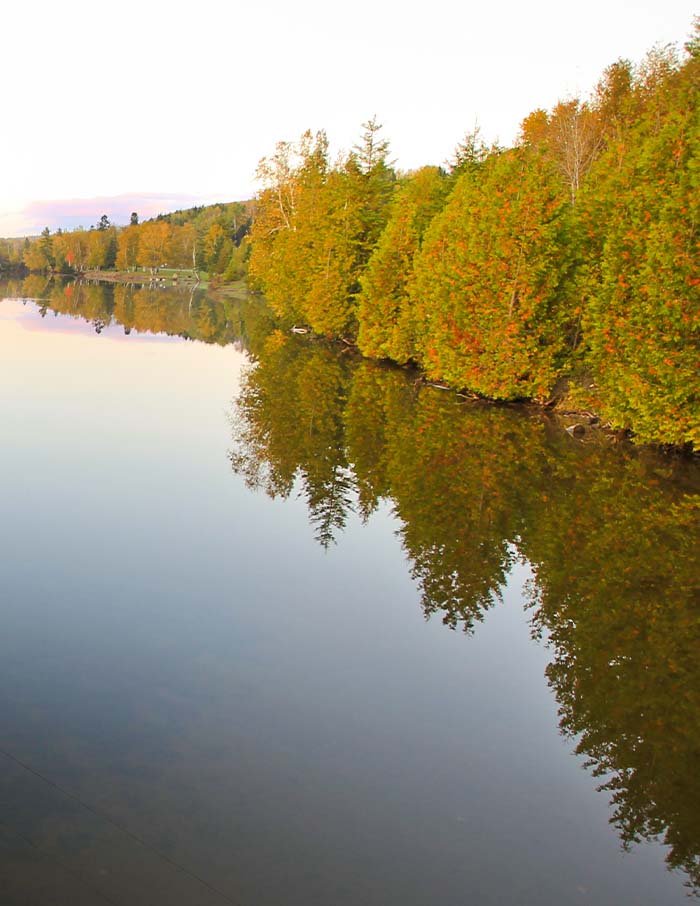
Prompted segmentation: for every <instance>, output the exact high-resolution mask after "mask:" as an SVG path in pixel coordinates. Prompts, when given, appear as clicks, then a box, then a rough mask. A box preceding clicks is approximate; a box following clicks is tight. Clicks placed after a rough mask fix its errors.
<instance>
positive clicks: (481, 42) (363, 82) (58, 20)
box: [0, 0, 697, 236]
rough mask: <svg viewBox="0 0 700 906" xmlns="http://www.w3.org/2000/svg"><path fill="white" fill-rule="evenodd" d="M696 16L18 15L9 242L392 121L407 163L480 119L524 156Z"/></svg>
mask: <svg viewBox="0 0 700 906" xmlns="http://www.w3.org/2000/svg"><path fill="white" fill-rule="evenodd" d="M8 7H9V8H8ZM696 11H697V10H696V9H694V7H693V3H692V2H690V0H666V2H660V0H641V2H635V3H622V2H619V0H590V2H588V3H585V4H583V3H577V4H573V3H562V2H554V0H531V2H528V3H525V2H517V3H516V2H514V0H502V2H500V3H495V2H491V3H488V2H485V3H483V2H482V3H479V4H470V3H464V2H462V3H458V2H454V0H448V2H442V3H437V4H436V5H435V6H432V4H430V3H425V2H423V3H420V4H415V5H411V4H408V3H397V2H387V0H355V2H353V3H343V4H331V3H329V2H327V0H323V2H322V0H300V2H296V3H294V2H292V0H285V2H282V0H267V2H265V0H260V2H258V3H255V2H254V0H247V2H245V3H242V2H238V3H236V2H228V3H225V2H223V0H217V2H213V0H198V2H196V3H189V4H177V5H176V4H174V3H173V2H172V0H169V2H164V0H139V2H135V0H121V2H119V3H114V4H103V3H95V2H94V0H63V2H62V3H56V2H55V0H51V2H47V0H36V2H34V3H31V4H28V3H27V4H24V3H23V4H21V5H20V4H19V3H18V2H14V3H11V4H10V3H8V4H6V6H5V8H4V10H3V16H2V31H3V42H2V46H1V47H0V76H1V82H0V84H2V85H3V89H4V90H3V92H2V126H1V127H0V128H1V130H2V132H1V134H0V149H1V152H0V153H1V155H2V157H1V158H0V162H1V164H2V165H1V166H0V235H4V236H8V235H19V234H20V233H22V232H32V231H33V232H36V231H37V227H36V223H37V216H43V212H45V210H46V206H45V204H44V203H46V202H55V201H57V200H61V199H73V200H74V199H82V198H88V199H89V198H93V197H95V196H99V197H100V198H106V197H110V196H123V195H132V194H133V195H141V196H142V197H145V196H149V197H152V196H155V197H166V198H168V197H173V196H174V197H175V198H176V199H180V198H182V199H183V203H182V204H171V205H170V209H172V208H173V207H184V206H187V205H189V204H192V203H194V201H196V200H201V201H202V202H208V201H215V200H221V201H232V200H236V199H242V198H246V197H250V196H251V195H252V194H253V192H254V191H255V184H254V172H255V168H256V165H257V162H258V160H259V159H260V157H262V156H263V155H265V154H268V153H270V152H271V151H272V150H273V148H274V145H275V142H277V141H278V140H280V139H289V140H292V139H296V138H298V136H299V135H300V134H301V133H302V132H303V131H304V130H305V129H307V128H310V129H312V130H314V131H315V130H317V129H325V130H326V131H327V133H328V136H329V138H330V140H331V146H332V148H335V149H340V148H345V149H347V148H350V147H352V145H353V144H354V143H355V142H356V141H357V140H358V138H359V135H360V133H361V123H362V122H364V121H366V120H367V119H369V118H370V117H372V116H373V115H375V114H376V116H377V119H378V120H379V122H381V123H383V124H384V133H385V136H386V137H387V138H388V139H389V140H390V142H391V149H392V157H393V158H395V159H396V162H397V164H398V166H400V167H402V168H404V169H410V168H414V167H417V166H421V165H423V164H428V163H433V164H440V163H443V162H444V161H445V160H446V159H447V158H448V157H450V156H451V154H452V151H453V149H454V147H455V145H456V144H457V143H458V142H459V140H460V139H461V138H462V137H463V136H464V134H465V133H466V132H467V131H468V130H470V129H472V128H473V127H474V125H475V124H476V123H478V124H479V126H480V128H481V130H482V135H483V137H484V138H485V139H486V140H487V141H492V140H495V139H499V140H500V141H501V142H502V143H504V144H507V143H509V142H511V141H512V140H513V138H514V137H515V135H516V133H517V129H518V125H519V123H520V121H521V120H522V119H523V117H524V116H525V115H526V114H527V113H528V112H530V111H531V110H533V109H534V108H536V107H546V108H549V107H551V106H552V105H553V104H555V103H556V101H557V100H558V99H559V98H560V97H564V96H567V95H572V94H586V93H587V92H588V91H590V90H591V89H592V88H593V86H594V85H595V82H596V81H597V80H598V78H599V76H600V74H601V72H602V70H603V68H604V67H605V66H607V65H608V64H609V63H611V62H613V61H614V60H616V59H618V58H619V57H627V58H629V59H632V60H633V61H638V60H640V59H641V58H642V57H643V56H644V54H645V53H646V51H647V50H649V49H650V48H651V47H652V46H653V45H654V44H656V43H662V44H663V43H667V42H673V43H678V44H681V45H682V43H683V41H684V40H685V39H686V38H687V36H688V34H689V32H690V29H691V22H692V18H693V14H694V13H695V12H696ZM32 204H33V205H34V207H32V208H29V210H26V209H27V208H28V207H29V206H30V205H32ZM49 207H50V206H49ZM37 210H38V211H41V212H42V214H41V215H37V214H36V211H37ZM32 211H33V212H34V214H33V215H32V213H31V212H32ZM30 222H31V223H32V226H31V227H30V225H29V224H30ZM89 225H90V224H89V223H88V222H86V223H84V226H89ZM39 228H40V227H39Z"/></svg>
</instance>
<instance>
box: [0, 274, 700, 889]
mask: <svg viewBox="0 0 700 906" xmlns="http://www.w3.org/2000/svg"><path fill="white" fill-rule="evenodd" d="M0 296H4V297H7V298H5V301H3V302H1V303H0V414H1V418H2V422H1V423H2V446H1V447H0V489H1V499H2V513H3V520H2V537H1V539H0V543H1V544H2V552H3V555H2V558H1V560H0V588H2V596H1V599H0V613H1V615H2V625H3V632H2V635H1V636H0V716H1V720H2V724H1V726H2V734H1V735H2V739H1V743H0V745H1V747H2V751H3V754H2V755H0V766H1V768H2V772H1V773H0V892H1V893H2V902H3V904H8V906H16V904H20V903H21V904H28V903H31V904H35V903H36V904H38V906H43V904H49V903H54V904H65V903H71V904H83V903H85V904H93V903H100V902H111V903H116V904H123V906H140V904H144V906H146V904H149V906H151V904H154V903H168V904H175V906H180V904H182V906H189V904H193V906H194V904H196V906H200V904H209V903H211V904H216V903H225V902H227V901H228V902H235V903H241V904H251V906H252V904H255V906H267V904H270V906H272V904H281V903H284V904H291V906H296V904H299V906H302V904H303V906H313V904H319V906H321V904H324V906H325V904H329V903H333V904H348V906H349V904H358V903H362V904H377V906H380V904H381V906H386V904H393V903H396V904H401V906H407V904H409V906H410V904H416V906H418V904H433V903H440V904H447V906H451V904H455V906H456V904H466V903H474V904H475V906H476V904H479V906H481V904H502V903H506V902H507V903H510V902H512V903H519V904H533V906H535V904H537V906H542V904H550V903H551V904H561V903H579V902H580V903H584V904H585V903H591V904H608V903H609V904H613V903H615V904H618V903H635V904H650V906H651V904H654V906H657V904H660V903H664V904H666V903H668V904H673V903H682V902H685V898H686V894H687V893H688V890H689V889H690V890H692V889H693V885H695V889H697V886H698V882H699V879H700V871H699V870H698V853H699V852H700V818H699V817H698V816H699V815H700V797H699V795H698V784H697V777H698V764H699V760H698V753H699V751H700V675H699V674H700V668H699V667H698V658H697V651H698V642H699V641H700V606H699V603H698V570H697V559H696V551H697V543H698V520H697V514H698V509H697V499H698V498H697V490H698V475H697V467H695V466H693V464H688V463H685V462H683V461H680V460H674V459H672V458H668V457H665V458H664V457H659V456H657V455H656V454H653V453H651V452H649V451H643V450H642V451H637V450H634V449H632V448H629V447H627V446H618V447H614V448H613V447H611V446H610V445H609V444H608V443H603V442H602V441H601V440H600V439H599V438H597V436H596V435H595V434H594V433H592V432H590V433H589V434H587V435H586V436H585V437H584V439H583V440H581V441H579V440H575V439H574V438H571V437H569V436H568V435H567V434H566V433H565V432H564V431H563V430H562V429H561V427H560V426H558V425H556V424H553V423H550V422H549V421H548V420H546V419H543V418H542V417H541V416H540V415H539V414H537V413H534V412H532V413H526V412H522V411H519V410H515V409H510V408H497V407H491V406H474V405H471V404H465V403H464V402H463V401H460V400H459V398H458V397H455V396H454V395H452V394H446V393H443V392H441V391H438V390H433V389H432V388H426V387H423V386H420V385H418V384H416V382H415V376H411V375H407V374H406V373H404V372H402V371H400V370H397V369H385V368H382V367H378V366H375V365H372V364H370V363H367V362H362V361H359V360H357V359H356V358H354V356H352V355H351V354H349V353H342V354H341V353H338V352H337V351H336V350H333V349H330V348H328V347H326V346H325V345H324V344H321V343H316V342H310V341H309V340H308V339H307V338H299V339H297V338H294V337H291V336H290V335H289V334H288V333H286V332H282V331H278V332H275V330H274V325H273V324H272V323H271V320H270V318H269V316H268V315H267V313H266V312H265V311H264V310H263V309H262V307H261V303H260V302H259V301H256V300H252V301H247V300H243V299H241V300H236V299H234V300H228V301H226V302H223V303H222V302H218V301H215V300H212V299H208V298H207V297H205V296H204V295H199V294H194V295H193V294H190V293H189V291H188V292H184V293H183V292H172V293H171V292H169V291H166V290H163V289H153V290H149V289H143V290H136V289H133V288H128V287H116V289H115V288H114V287H104V286H78V285H64V284H60V283H58V282H55V281H53V282H48V283H47V282H46V281H40V280H35V281H34V282H30V283H28V284H27V283H25V284H24V285H20V284H16V285H9V286H7V287H6V288H5V289H4V290H3V291H2V292H0ZM27 299H32V300H34V301H22V300H27ZM586 765H587V766H586ZM687 885H690V887H688V886H687Z"/></svg>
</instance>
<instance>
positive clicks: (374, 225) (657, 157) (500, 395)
mask: <svg viewBox="0 0 700 906" xmlns="http://www.w3.org/2000/svg"><path fill="white" fill-rule="evenodd" d="M699 79H700V27H699V26H698V24H697V23H696V27H695V33H694V37H692V38H691V39H690V40H689V41H688V43H687V44H686V47H685V52H684V53H682V54H679V53H678V52H677V51H676V50H675V49H674V48H673V47H664V48H656V49H654V50H653V51H651V52H650V53H649V54H648V55H647V57H646V59H645V60H644V61H643V62H642V63H640V64H638V65H633V64H632V63H630V62H629V61H627V60H618V61H617V62H615V63H613V64H612V65H611V66H609V67H608V68H607V69H606V70H605V72H604V73H603V75H602V77H601V79H600V81H599V83H598V85H597V86H596V88H595V90H594V91H593V92H592V94H591V97H590V98H588V99H585V100H581V99H577V98H573V99H567V100H563V101H561V102H559V103H558V104H557V105H556V106H555V107H554V108H553V109H552V110H551V111H546V110H543V109H536V110H533V111H532V112H531V113H530V114H529V115H528V116H527V117H525V119H524V120H523V122H522V125H521V128H520V133H519V139H518V141H517V142H516V144H515V145H514V147H511V148H502V147H493V146H490V147H489V146H486V145H485V144H484V143H483V142H482V141H481V140H480V137H479V133H478V130H476V131H474V132H472V133H471V134H469V135H467V136H466V138H465V140H464V141H463V142H462V143H461V144H460V145H459V146H458V148H457V149H456V152H455V154H454V156H453V159H452V161H451V163H450V164H449V166H447V167H443V168H438V167H432V166H431V167H423V168H421V169H419V170H417V171H415V172H411V173H399V172H397V171H396V170H395V169H394V168H393V166H392V163H391V160H390V154H389V145H388V142H387V141H386V140H384V139H383V138H382V137H381V131H380V126H379V125H378V124H377V122H376V121H375V120H372V121H370V122H368V123H367V124H365V132H364V135H363V137H362V140H361V142H360V143H359V144H358V145H357V146H356V147H355V148H354V149H353V150H352V151H351V152H350V153H348V154H346V155H344V156H342V157H341V159H340V160H338V161H336V162H335V163H331V162H330V160H329V153H328V139H327V137H326V135H325V134H324V133H323V132H320V133H317V134H316V135H312V134H311V133H306V134H305V135H304V136H302V138H301V139H300V140H299V141H298V142H295V143H290V142H282V143H279V144H278V145H277V148H276V150H275V152H274V154H273V155H271V156H270V157H268V158H265V159H263V161H262V162H261V164H260V167H259V171H258V177H259V180H260V181H261V183H262V185H263V186H264V188H263V191H262V192H261V194H260V196H259V198H258V202H257V212H256V218H255V221H254V223H253V226H252V229H251V235H250V241H251V248H252V251H251V256H250V262H249V280H250V283H251V285H252V286H254V287H257V288H258V289H260V290H261V291H262V292H264V294H265V295H266V297H267V299H268V301H269V302H270V304H271V305H272V307H273V309H274V310H275V311H276V313H277V314H278V315H279V316H280V318H282V320H283V322H286V323H288V324H293V325H303V326H306V327H308V328H310V330H311V331H313V332H314V333H317V334H322V335H325V336H327V337H340V338H343V339H345V340H346V341H348V342H351V343H356V344H357V345H358V347H359V349H360V351H361V352H362V354H363V355H365V356H367V357H371V358H377V359H389V360H392V361H394V362H397V363H399V364H415V365H417V366H418V367H419V368H420V369H421V370H422V371H423V372H424V373H425V375H426V376H427V377H428V379H430V380H432V381H435V382H442V383H445V384H447V385H449V386H451V387H453V388H455V389H460V390H466V391H470V392H471V393H473V394H476V395H479V396H483V397H488V398H491V399H497V400H520V399H532V400H538V401H541V402H548V401H551V400H553V399H555V398H556V397H557V396H561V395H562V394H563V393H566V394H567V401H568V404H569V405H570V406H572V407H576V408H579V409H584V410H590V411H592V412H596V413H598V414H600V415H601V416H602V417H603V418H604V419H605V420H606V421H608V422H610V423H611V425H613V426H615V427H617V428H621V429H627V430H631V431H633V432H634V435H635V438H636V439H637V440H638V441H640V442H652V443H657V444H669V445H674V446H679V447H683V446H687V447H689V448H690V447H692V446H693V445H695V447H697V445H698V441H699V440H700V405H699V402H698V386H697V384H698V381H697V377H698V361H699V359H698V351H699V350H698V345H699V344H698V340H699V336H700V304H699V303H700V299H699V297H698V295H699V288H700V276H699V274H698V266H697V265H698V242H699V238H700V234H699V232H698V224H699V223H700V153H699V149H700V127H699V121H698V87H699Z"/></svg>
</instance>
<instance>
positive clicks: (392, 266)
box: [357, 167, 450, 363]
mask: <svg viewBox="0 0 700 906" xmlns="http://www.w3.org/2000/svg"><path fill="white" fill-rule="evenodd" d="M449 187H450V184H449V181H448V180H447V179H446V177H445V174H444V173H443V172H442V171H441V170H440V169H438V168H437V167H423V168H422V169H421V170H418V171H416V172H415V173H412V174H410V176H409V177H408V178H407V179H406V180H405V181H404V182H403V183H402V184H401V186H400V187H399V189H398V191H397V193H396V195H395V198H394V201H393V203H392V207H391V213H390V215H389V220H388V223H387V225H386V227H385V229H384V231H383V233H382V235H381V238H380V239H379V241H378V243H377V245H376V247H375V250H374V252H373V254H372V256H371V258H370V260H369V263H368V266H367V269H366V270H365V272H364V273H363V274H362V276H361V278H360V282H361V285H362V291H361V292H360V295H359V297H358V315H357V316H358V323H359V332H358V340H357V343H358V346H359V348H360V351H361V352H362V353H363V355H366V356H370V357H372V358H389V359H393V360H394V361H396V362H402V363H403V362H407V361H408V360H409V359H412V358H416V357H417V347H416V331H415V324H414V318H413V310H412V305H411V297H410V295H409V292H408V285H409V282H410V278H411V276H412V273H413V262H414V258H415V256H416V254H417V253H418V251H419V250H420V247H421V243H422V240H423V236H424V234H425V231H426V229H427V228H428V226H429V224H430V222H431V221H432V219H433V217H434V216H435V215H436V214H437V213H438V211H439V210H440V209H441V208H442V206H443V204H444V201H445V197H446V195H447V192H448V189H449Z"/></svg>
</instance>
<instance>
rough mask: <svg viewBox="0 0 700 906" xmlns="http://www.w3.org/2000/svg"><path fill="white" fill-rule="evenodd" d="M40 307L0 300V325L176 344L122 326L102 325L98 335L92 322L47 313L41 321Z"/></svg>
mask: <svg viewBox="0 0 700 906" xmlns="http://www.w3.org/2000/svg"><path fill="white" fill-rule="evenodd" d="M41 304H42V303H41V300H40V299H31V300H22V299H2V300H0V321H13V322H16V323H19V324H20V325H21V326H22V327H23V328H24V330H27V331H30V332H31V333H49V332H50V333H52V334H61V333H62V334H83V335H85V334H97V335H98V336H101V337H104V338H105V339H109V340H112V341H116V342H120V341H123V340H125V339H129V340H139V341H140V342H144V341H146V342H149V343H172V342H178V340H179V338H178V337H170V336H168V335H167V334H163V333H157V334H156V333H149V332H139V331H138V330H136V329H135V328H134V329H131V330H129V332H128V333H127V332H126V330H125V328H124V327H123V326H122V325H121V324H107V325H101V326H100V329H99V331H98V330H96V329H95V324H94V323H93V322H91V321H86V320H85V319H84V318H76V317H73V316H71V315H64V314H60V313H58V312H54V311H51V310H50V309H49V310H48V311H47V312H46V314H45V315H44V317H41V314H40V308H41Z"/></svg>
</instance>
